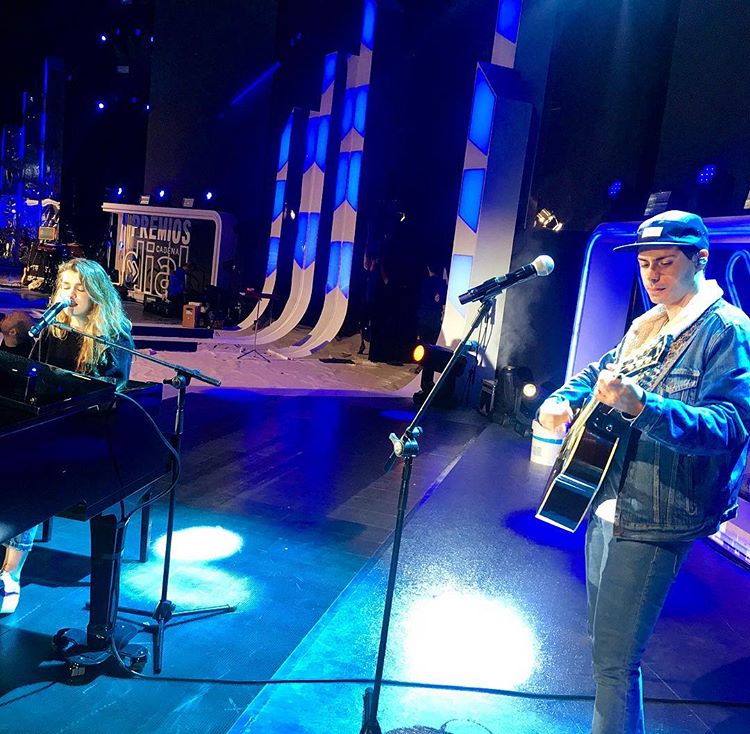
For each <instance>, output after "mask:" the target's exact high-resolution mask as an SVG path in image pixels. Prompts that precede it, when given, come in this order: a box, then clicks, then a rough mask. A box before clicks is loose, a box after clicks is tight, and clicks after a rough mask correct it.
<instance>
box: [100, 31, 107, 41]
mask: <svg viewBox="0 0 750 734" xmlns="http://www.w3.org/2000/svg"><path fill="white" fill-rule="evenodd" d="M99 40H100V41H101V42H102V43H106V42H107V37H106V36H105V35H104V34H103V33H102V35H101V36H99Z"/></svg>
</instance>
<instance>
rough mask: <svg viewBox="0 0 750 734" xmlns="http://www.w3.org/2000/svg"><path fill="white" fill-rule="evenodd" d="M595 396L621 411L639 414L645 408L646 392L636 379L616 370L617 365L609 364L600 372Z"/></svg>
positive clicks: (633, 414) (634, 414) (601, 401)
mask: <svg viewBox="0 0 750 734" xmlns="http://www.w3.org/2000/svg"><path fill="white" fill-rule="evenodd" d="M594 397H595V398H596V399H597V400H598V401H599V402H600V403H604V405H609V407H610V408H615V409H616V410H619V411H620V412H621V413H627V414H628V415H632V416H639V415H640V414H641V411H642V410H643V405H644V400H645V392H644V390H643V388H642V387H641V386H640V385H638V383H637V382H635V380H633V379H632V378H630V377H627V376H626V375H620V374H618V373H617V372H615V365H613V364H608V365H607V366H606V367H605V368H604V369H603V370H602V371H601V372H600V373H599V379H598V380H597V382H596V387H595V388H594Z"/></svg>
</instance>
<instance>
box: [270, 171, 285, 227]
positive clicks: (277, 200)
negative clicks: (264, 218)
mask: <svg viewBox="0 0 750 734" xmlns="http://www.w3.org/2000/svg"><path fill="white" fill-rule="evenodd" d="M285 189H286V181H285V180H283V179H282V180H281V181H277V182H276V191H275V192H274V197H273V219H276V217H278V216H279V214H281V210H282V209H283V208H284V191H285Z"/></svg>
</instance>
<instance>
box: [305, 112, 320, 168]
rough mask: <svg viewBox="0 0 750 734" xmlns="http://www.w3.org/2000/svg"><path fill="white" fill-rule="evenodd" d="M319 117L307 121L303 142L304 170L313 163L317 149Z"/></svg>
mask: <svg viewBox="0 0 750 734" xmlns="http://www.w3.org/2000/svg"><path fill="white" fill-rule="evenodd" d="M320 120H321V118H320V117H311V118H310V119H309V120H308V121H307V138H306V140H305V142H306V145H305V163H304V170H305V171H307V170H308V168H310V166H311V165H312V164H313V163H314V162H315V154H316V152H317V147H318V130H319V129H320Z"/></svg>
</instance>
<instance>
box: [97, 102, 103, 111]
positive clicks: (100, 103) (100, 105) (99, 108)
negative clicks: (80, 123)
mask: <svg viewBox="0 0 750 734" xmlns="http://www.w3.org/2000/svg"><path fill="white" fill-rule="evenodd" d="M96 109H98V110H103V109H104V102H97V103H96Z"/></svg>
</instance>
